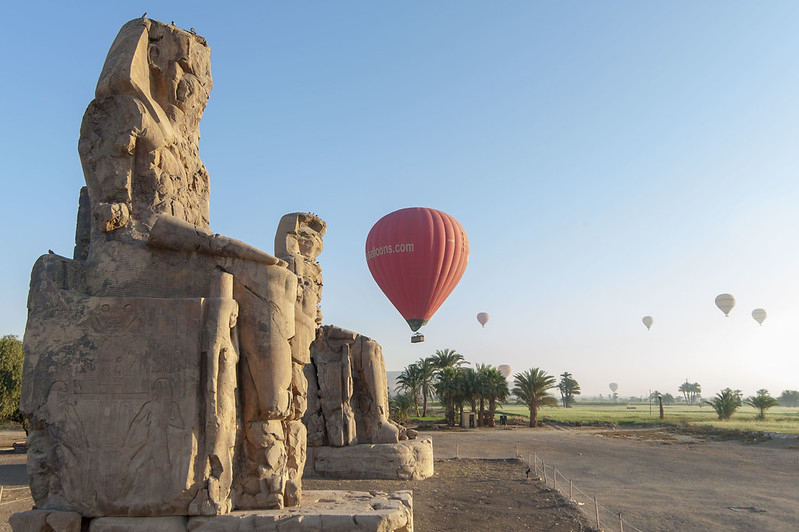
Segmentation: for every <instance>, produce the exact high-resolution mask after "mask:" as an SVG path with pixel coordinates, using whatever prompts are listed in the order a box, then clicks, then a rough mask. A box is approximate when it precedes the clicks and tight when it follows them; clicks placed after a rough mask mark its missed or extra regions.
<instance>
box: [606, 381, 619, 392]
mask: <svg viewBox="0 0 799 532" xmlns="http://www.w3.org/2000/svg"><path fill="white" fill-rule="evenodd" d="M608 386H609V387H610V391H611V392H613V393H616V390H618V389H619V385H618V384H616V383H615V382H611V383H610V384H609V385H608Z"/></svg>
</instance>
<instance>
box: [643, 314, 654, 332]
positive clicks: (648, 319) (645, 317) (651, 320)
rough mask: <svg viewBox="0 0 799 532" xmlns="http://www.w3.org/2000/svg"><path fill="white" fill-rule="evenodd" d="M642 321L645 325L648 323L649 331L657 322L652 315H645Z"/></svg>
mask: <svg viewBox="0 0 799 532" xmlns="http://www.w3.org/2000/svg"><path fill="white" fill-rule="evenodd" d="M641 321H642V322H644V325H646V330H647V331H648V330H649V329H650V328H651V327H652V324H653V323H654V322H655V320H654V319H653V318H652V316H644V317H643V319H641Z"/></svg>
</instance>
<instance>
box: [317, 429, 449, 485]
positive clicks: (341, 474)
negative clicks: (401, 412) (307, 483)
mask: <svg viewBox="0 0 799 532" xmlns="http://www.w3.org/2000/svg"><path fill="white" fill-rule="evenodd" d="M304 475H319V476H323V477H331V478H353V479H361V478H381V479H389V480H423V479H425V478H427V477H430V476H432V475H433V440H432V439H430V438H426V439H416V440H404V441H401V442H399V443H366V444H362V445H349V446H346V447H308V450H307V460H306V461H305V472H304Z"/></svg>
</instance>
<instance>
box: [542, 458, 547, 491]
mask: <svg viewBox="0 0 799 532" xmlns="http://www.w3.org/2000/svg"><path fill="white" fill-rule="evenodd" d="M541 469H543V470H544V486H546V485H547V463H546V462H544V461H543V460H541Z"/></svg>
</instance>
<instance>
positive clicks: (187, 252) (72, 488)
mask: <svg viewBox="0 0 799 532" xmlns="http://www.w3.org/2000/svg"><path fill="white" fill-rule="evenodd" d="M211 86H212V80H211V73H210V48H209V47H208V45H207V43H206V42H205V40H204V39H203V38H202V37H200V36H198V35H196V34H194V32H193V31H192V32H187V31H183V30H181V29H180V28H177V27H175V26H174V25H168V24H163V23H161V22H157V21H154V20H149V19H146V18H141V19H136V20H133V21H131V22H128V23H127V24H125V25H124V26H123V27H122V29H121V30H120V32H119V34H118V35H117V37H116V39H115V40H114V43H113V44H112V46H111V49H110V51H109V52H108V56H107V58H106V61H105V65H104V66H103V70H102V73H101V75H100V80H99V82H98V84H97V90H96V97H95V99H94V101H92V102H91V104H90V105H89V107H88V109H87V110H86V113H85V115H84V118H83V123H82V125H81V131H80V142H79V146H78V147H79V153H80V158H81V162H82V164H83V170H84V174H85V178H86V185H87V186H86V187H84V189H82V190H81V194H80V203H79V210H78V224H77V230H76V238H75V252H74V257H73V258H72V259H68V258H65V257H60V256H58V255H55V254H48V255H44V256H42V257H40V258H39V259H38V260H37V262H36V264H35V265H34V268H33V272H32V274H31V285H30V293H29V296H28V323H27V327H26V331H25V338H24V347H25V353H26V359H25V365H24V370H23V389H22V398H21V401H20V408H21V410H22V411H23V413H24V414H25V416H26V417H27V418H28V420H29V436H28V444H29V451H28V473H29V476H30V485H31V492H32V495H33V498H34V501H35V503H36V508H37V509H36V510H33V511H30V512H23V513H19V514H15V515H14V516H12V518H11V519H10V523H11V525H12V528H13V529H14V530H15V531H17V532H19V531H25V532H52V531H55V532H68V531H69V532H72V531H78V530H92V531H93V532H111V531H115V532H119V531H121V530H124V531H131V532H133V531H137V532H138V531H141V532H144V531H152V530H162V531H176V532H185V531H187V530H192V531H193V532H202V531H205V530H208V531H231V532H232V531H238V530H256V529H257V530H262V531H264V532H267V531H273V532H277V531H278V530H320V529H331V530H333V529H336V530H352V529H354V528H353V527H356V525H357V529H359V530H375V531H377V530H387V531H388V530H399V531H405V532H411V531H412V530H413V513H412V499H411V496H410V493H408V492H398V493H395V494H390V495H385V494H383V495H380V494H377V493H375V494H371V495H369V494H366V496H364V494H357V493H352V492H341V493H339V492H315V493H314V492H312V494H310V495H309V496H308V501H307V502H306V503H305V504H303V507H302V508H298V507H297V506H298V505H299V504H300V502H301V499H302V483H301V479H302V472H303V468H304V466H305V460H306V429H305V426H304V424H303V423H302V417H303V415H304V413H305V409H306V406H307V399H306V394H307V390H308V384H307V381H306V378H305V375H304V371H303V368H304V366H305V365H306V364H307V363H308V362H309V361H310V354H309V348H310V344H311V342H312V341H313V339H314V337H315V330H316V328H317V326H318V324H319V323H320V322H321V314H320V311H319V301H320V298H321V287H322V278H321V268H320V267H319V264H318V263H317V262H316V258H317V256H318V255H319V253H321V251H322V236H323V235H324V234H325V222H323V221H322V220H321V219H319V218H318V217H316V216H315V215H312V214H305V213H295V214H291V215H286V216H284V217H283V219H282V220H281V222H280V226H279V228H278V231H277V236H276V246H275V247H276V250H277V251H276V253H277V255H279V256H280V257H281V258H277V257H275V256H272V255H270V254H268V253H264V252H263V251H260V250H258V249H256V248H254V247H251V246H248V245H247V244H244V243H242V242H239V241H237V240H234V239H232V238H228V237H224V236H222V235H218V234H214V233H212V232H211V231H210V229H209V208H208V205H209V177H208V172H207V171H206V169H205V166H204V165H203V163H202V161H201V160H200V157H199V149H198V142H199V138H200V134H199V123H200V118H201V117H202V113H203V110H204V109H205V105H206V102H207V101H208V97H209V92H210V90H211ZM284 507H291V508H290V510H283V508H284ZM239 510H240V511H239ZM323 523H327V524H331V526H330V527H328V526H327V524H325V526H324V527H323V526H322V524H323ZM365 523H368V524H365Z"/></svg>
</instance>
